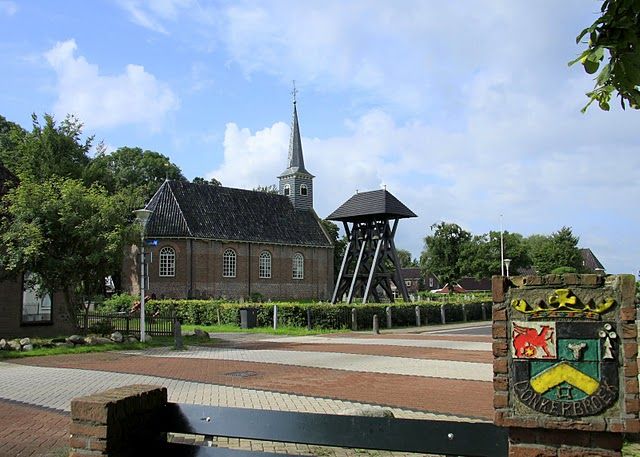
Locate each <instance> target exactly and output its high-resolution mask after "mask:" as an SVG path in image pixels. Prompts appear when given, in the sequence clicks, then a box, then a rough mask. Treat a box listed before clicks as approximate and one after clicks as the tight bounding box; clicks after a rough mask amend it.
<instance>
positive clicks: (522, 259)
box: [460, 231, 531, 278]
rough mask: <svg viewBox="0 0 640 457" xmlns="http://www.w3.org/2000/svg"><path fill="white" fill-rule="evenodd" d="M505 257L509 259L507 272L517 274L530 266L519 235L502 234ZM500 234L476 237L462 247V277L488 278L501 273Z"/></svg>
mask: <svg viewBox="0 0 640 457" xmlns="http://www.w3.org/2000/svg"><path fill="white" fill-rule="evenodd" d="M502 240H503V245H504V252H505V257H506V258H509V259H511V264H510V265H509V270H510V271H511V272H514V273H515V272H517V271H518V270H520V269H522V268H526V267H528V266H530V265H531V259H530V257H529V253H528V251H527V246H526V245H525V243H524V238H523V236H522V235H520V234H519V233H509V232H503V234H502ZM500 258H501V256H500V232H495V231H492V232H489V233H488V234H483V235H476V236H474V237H473V238H472V239H471V241H470V242H469V243H467V244H466V245H465V246H464V249H463V252H462V256H461V257H460V262H461V266H460V269H461V271H462V273H463V275H464V276H474V277H476V278H490V277H491V276H493V275H498V274H500V273H501V271H502V268H501V265H500Z"/></svg>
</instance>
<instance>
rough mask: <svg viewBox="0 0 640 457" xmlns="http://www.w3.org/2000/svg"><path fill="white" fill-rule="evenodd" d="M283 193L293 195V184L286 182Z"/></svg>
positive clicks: (286, 195)
mask: <svg viewBox="0 0 640 457" xmlns="http://www.w3.org/2000/svg"><path fill="white" fill-rule="evenodd" d="M283 193H284V196H285V197H288V196H289V195H291V186H290V185H289V184H285V185H284V188H283Z"/></svg>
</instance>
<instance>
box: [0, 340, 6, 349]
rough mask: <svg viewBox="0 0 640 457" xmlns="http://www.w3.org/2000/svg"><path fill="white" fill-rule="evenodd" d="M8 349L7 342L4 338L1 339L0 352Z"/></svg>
mask: <svg viewBox="0 0 640 457" xmlns="http://www.w3.org/2000/svg"><path fill="white" fill-rule="evenodd" d="M6 348H7V340H5V339H4V338H2V339H0V351H4V350H5V349H6Z"/></svg>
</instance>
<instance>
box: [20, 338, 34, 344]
mask: <svg viewBox="0 0 640 457" xmlns="http://www.w3.org/2000/svg"><path fill="white" fill-rule="evenodd" d="M27 344H31V340H30V339H29V338H22V339H21V340H20V346H26V345H27Z"/></svg>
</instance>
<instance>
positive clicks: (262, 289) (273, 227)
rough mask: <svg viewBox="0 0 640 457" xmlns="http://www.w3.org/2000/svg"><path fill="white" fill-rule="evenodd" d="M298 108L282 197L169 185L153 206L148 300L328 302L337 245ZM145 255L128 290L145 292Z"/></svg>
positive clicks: (126, 274) (135, 261)
mask: <svg viewBox="0 0 640 457" xmlns="http://www.w3.org/2000/svg"><path fill="white" fill-rule="evenodd" d="M313 178H314V176H313V175H311V174H310V173H309V172H308V171H307V170H306V169H305V166H304V157H303V153H302V143H301V139H300V129H299V126H298V114H297V110H296V106H295V102H294V110H293V121H292V128H291V139H290V144H289V157H288V167H287V169H286V170H285V171H284V172H283V173H282V174H280V176H279V177H278V179H279V191H278V193H277V194H273V193H267V192H258V191H250V190H244V189H233V188H229V187H223V186H212V185H208V184H193V183H188V182H179V181H165V182H164V183H163V184H162V185H161V186H160V188H159V189H158V191H157V192H156V193H155V195H154V196H153V197H152V198H151V200H150V201H149V203H148V204H147V205H146V209H149V210H151V211H153V212H152V214H151V217H150V218H149V222H148V223H147V227H146V233H145V236H146V238H145V241H146V247H145V250H146V251H147V252H149V253H150V254H149V255H147V263H148V270H147V271H148V274H147V276H148V278H149V279H148V286H147V290H148V294H149V295H154V296H156V297H158V298H162V297H172V298H210V297H211V298H228V299H239V298H245V299H246V298H255V297H256V295H258V294H259V295H258V296H259V297H261V298H264V299H314V300H326V299H329V298H330V295H331V291H332V290H333V244H332V242H331V240H330V239H329V237H328V235H327V233H326V232H325V231H324V229H323V227H322V224H321V222H320V219H319V218H318V216H317V215H316V213H315V211H314V209H313ZM139 258H140V256H139V254H138V248H137V247H136V246H134V247H133V248H132V251H131V255H130V256H128V258H127V260H126V261H125V264H124V271H123V275H122V278H123V282H122V286H123V289H124V290H129V291H131V293H134V294H137V293H139V290H140V289H139Z"/></svg>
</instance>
